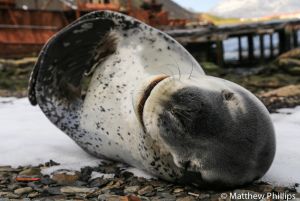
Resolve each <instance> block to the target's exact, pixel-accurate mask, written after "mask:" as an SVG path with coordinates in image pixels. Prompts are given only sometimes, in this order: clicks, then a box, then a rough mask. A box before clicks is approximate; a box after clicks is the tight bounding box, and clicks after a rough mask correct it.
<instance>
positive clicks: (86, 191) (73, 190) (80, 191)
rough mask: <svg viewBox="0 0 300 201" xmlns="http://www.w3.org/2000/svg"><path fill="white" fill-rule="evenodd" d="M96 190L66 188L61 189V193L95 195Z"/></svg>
mask: <svg viewBox="0 0 300 201" xmlns="http://www.w3.org/2000/svg"><path fill="white" fill-rule="evenodd" d="M94 191H95V188H82V187H73V186H65V187H62V188H61V189H60V192H62V193H66V194H76V193H93V192H94Z"/></svg>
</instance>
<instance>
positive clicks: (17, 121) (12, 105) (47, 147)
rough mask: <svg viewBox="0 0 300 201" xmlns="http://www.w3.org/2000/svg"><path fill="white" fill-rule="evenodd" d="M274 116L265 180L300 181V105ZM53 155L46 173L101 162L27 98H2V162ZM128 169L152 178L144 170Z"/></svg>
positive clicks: (42, 159)
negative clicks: (272, 152) (270, 161)
mask: <svg viewBox="0 0 300 201" xmlns="http://www.w3.org/2000/svg"><path fill="white" fill-rule="evenodd" d="M272 120H273V122H274V126H275V130H276V138H277V151H276V157H275V160H274V162H273V165H272V166H271V168H270V170H269V171H268V172H267V174H266V175H265V176H264V177H263V179H262V180H263V181H268V182H271V183H272V184H275V185H293V184H295V183H300V171H299V169H300V106H299V107H296V108H294V109H282V110H280V113H279V114H272ZM50 159H52V160H54V161H56V162H59V163H61V166H57V167H55V166H54V167H52V169H48V170H44V173H51V172H53V171H55V170H57V169H59V168H63V169H72V170H79V169H80V168H81V167H84V166H97V165H98V164H99V163H101V160H99V159H97V158H94V157H93V156H90V155H89V154H87V153H85V152H84V151H83V150H82V149H81V148H80V147H79V146H77V145H76V143H74V142H73V141H72V140H71V139H70V138H69V137H68V136H66V135H65V134H64V133H62V132H61V131H60V130H59V129H57V128H56V127H55V126H54V125H52V124H51V123H50V121H49V120H48V119H47V118H46V117H45V116H44V114H43V113H42V112H41V111H40V109H39V108H38V107H32V106H31V105H30V104H29V102H28V100H27V99H26V98H22V99H15V98H0V166H1V165H11V166H19V165H22V166H24V165H38V164H40V163H45V162H47V161H49V160H50ZM128 170H130V171H132V172H134V173H135V174H137V175H138V176H143V177H146V178H150V176H149V175H147V174H145V173H144V172H143V171H139V170H137V169H133V168H129V169H128ZM94 176H97V175H94ZM98 176H99V175H98Z"/></svg>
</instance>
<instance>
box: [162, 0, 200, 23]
mask: <svg viewBox="0 0 300 201" xmlns="http://www.w3.org/2000/svg"><path fill="white" fill-rule="evenodd" d="M157 2H158V3H162V4H163V9H164V10H166V11H168V12H169V14H170V18H173V19H194V18H196V14H195V13H193V12H190V11H188V10H187V9H185V8H183V7H181V6H180V5H178V4H177V3H175V2H174V1H172V0H157Z"/></svg>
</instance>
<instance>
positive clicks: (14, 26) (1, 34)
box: [0, 0, 188, 57]
mask: <svg viewBox="0 0 300 201" xmlns="http://www.w3.org/2000/svg"><path fill="white" fill-rule="evenodd" d="M18 2H19V3H18ZM20 2H22V4H20ZM61 2H64V1H62V0H45V1H33V0H28V1H22V0H0V48H1V49H0V57H20V56H24V55H26V54H28V55H32V54H37V53H38V52H39V50H40V48H41V47H42V46H43V44H44V43H45V42H46V41H47V40H48V39H49V38H50V37H51V36H52V35H53V34H55V33H56V32H57V31H58V30H60V29H61V28H62V27H64V26H66V25H67V24H69V23H70V22H72V21H74V20H75V19H77V18H78V17H80V16H81V15H83V14H85V13H87V12H90V11H94V10H112V11H118V12H123V13H126V14H128V15H131V16H133V17H135V18H137V19H139V20H141V21H144V22H145V23H148V24H150V25H151V26H155V27H158V28H163V27H177V28H178V27H184V26H185V25H186V24H187V22H188V20H187V19H169V13H168V12H166V11H164V10H163V9H162V4H159V3H157V2H156V1H155V0H151V1H148V4H147V9H143V8H136V7H134V6H133V5H132V2H131V0H128V1H127V7H126V9H127V10H122V9H123V8H122V9H121V6H120V4H119V3H118V0H111V1H105V0H104V1H100V0H99V1H95V0H76V1H74V2H75V4H74V5H66V4H64V3H61ZM60 3H61V4H60ZM23 4H25V5H23ZM55 6H56V7H57V10H55V9H54V10H53V8H55Z"/></svg>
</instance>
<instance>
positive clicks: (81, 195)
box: [0, 161, 300, 201]
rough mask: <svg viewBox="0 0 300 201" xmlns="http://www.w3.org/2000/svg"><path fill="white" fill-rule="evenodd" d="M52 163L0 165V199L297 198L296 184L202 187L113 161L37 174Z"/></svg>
mask: <svg viewBox="0 0 300 201" xmlns="http://www.w3.org/2000/svg"><path fill="white" fill-rule="evenodd" d="M56 165H59V164H57V163H55V162H54V161H50V162H48V163H46V164H42V165H40V166H38V167H18V168H12V167H9V166H2V167H0V200H1V201H4V200H41V201H42V200H43V201H51V200H100V201H102V200H103V201H106V200H107V201H143V200H145V201H155V200H162V201H194V200H212V201H215V200H216V201H217V200H231V199H230V194H231V195H237V196H238V195H244V196H247V195H248V196H249V195H265V196H268V193H269V194H272V196H278V200H283V198H284V197H285V198H287V197H288V196H290V197H291V198H296V199H299V200H300V193H297V192H296V188H297V186H293V187H279V186H277V187H276V186H272V185H269V184H267V183H255V184H252V185H250V186H244V187H241V188H239V189H235V190H227V191H203V190H199V189H197V188H196V187H193V186H186V185H179V184H172V183H168V182H165V181H162V180H157V179H145V178H142V177H136V176H134V175H133V174H132V173H130V172H127V171H124V170H122V169H121V168H120V165H118V164H116V163H113V162H104V163H103V164H101V165H99V166H98V167H93V168H92V167H85V168H82V169H81V170H80V171H70V170H57V171H55V172H53V173H52V174H51V175H43V174H41V171H42V170H43V169H45V168H47V167H50V166H56ZM99 173H101V174H99ZM280 196H281V197H280ZM232 200H235V199H232ZM236 200H239V199H236ZM266 200H267V199H266ZM269 200H270V199H269ZM294 200H295V199H294Z"/></svg>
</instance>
